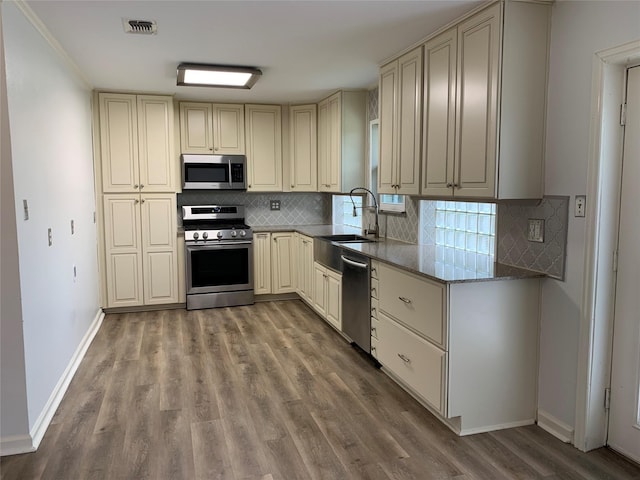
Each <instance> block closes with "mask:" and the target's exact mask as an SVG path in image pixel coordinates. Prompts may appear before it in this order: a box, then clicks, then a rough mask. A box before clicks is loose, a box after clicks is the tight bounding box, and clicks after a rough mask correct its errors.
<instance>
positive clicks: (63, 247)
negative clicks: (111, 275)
mask: <svg viewBox="0 0 640 480" xmlns="http://www.w3.org/2000/svg"><path fill="white" fill-rule="evenodd" d="M0 6H1V8H2V22H3V29H4V46H5V55H6V75H7V95H8V107H9V124H10V129H11V149H12V157H13V176H14V190H15V212H16V218H17V238H18V251H19V252H18V253H19V266H20V290H21V292H22V305H21V307H22V319H23V335H24V350H25V366H26V386H27V403H28V416H29V429H30V430H31V431H32V430H33V429H34V427H37V426H38V423H39V422H41V421H42V418H41V416H42V415H43V414H44V413H45V407H46V406H47V403H48V402H49V401H50V398H51V397H52V394H54V393H55V390H56V386H57V385H58V383H59V382H60V381H61V380H62V378H63V374H64V373H65V370H66V369H67V367H68V366H69V364H70V361H71V360H72V358H73V356H74V354H75V353H76V350H77V349H78V348H79V346H80V344H81V342H82V340H83V338H84V337H85V335H86V334H87V332H88V331H89V327H90V325H91V324H92V322H93V321H94V319H96V318H97V317H98V313H99V299H98V269H97V268H98V267H97V253H96V250H97V249H96V226H95V224H94V222H93V212H94V209H95V197H94V189H93V185H94V184H93V150H92V137H91V92H90V90H89V88H88V87H87V86H86V85H84V84H83V83H82V82H81V81H80V79H79V78H78V77H77V76H76V75H75V73H74V70H73V69H72V68H70V66H69V64H68V63H67V62H66V61H65V60H64V59H63V58H62V57H61V56H60V55H59V54H58V53H57V52H56V51H55V50H54V49H53V48H52V47H51V46H50V44H49V43H48V42H47V41H46V40H45V39H44V37H43V36H42V35H41V34H40V33H39V32H38V31H37V30H36V29H35V28H34V27H33V25H32V24H31V23H30V22H29V21H28V20H27V18H26V17H25V16H24V15H23V13H22V11H21V10H20V9H19V8H18V7H17V6H16V5H15V4H14V3H7V2H3V3H1V4H0ZM23 199H26V200H27V201H28V202H29V211H30V218H29V220H27V221H24V220H23V217H22V201H23ZM71 220H74V222H75V234H74V235H71V227H70V222H71ZM48 228H51V229H52V232H53V245H52V246H48V244H47V229H48ZM74 265H75V266H76V269H77V278H76V279H75V280H74V277H73V267H74ZM2 341H3V346H4V342H5V338H4V335H3V339H2ZM7 341H9V339H7ZM32 433H33V432H32Z"/></svg>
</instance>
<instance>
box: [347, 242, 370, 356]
mask: <svg viewBox="0 0 640 480" xmlns="http://www.w3.org/2000/svg"><path fill="white" fill-rule="evenodd" d="M341 250H342V252H341V255H340V259H341V260H342V331H343V332H344V334H345V335H346V336H347V337H349V338H350V339H351V340H352V341H353V342H354V343H355V344H356V345H358V346H359V347H360V348H362V350H364V351H365V352H367V353H371V316H370V315H371V286H370V284H371V276H370V261H369V258H368V257H365V256H364V255H358V254H356V253H353V252H351V251H347V250H345V249H341Z"/></svg>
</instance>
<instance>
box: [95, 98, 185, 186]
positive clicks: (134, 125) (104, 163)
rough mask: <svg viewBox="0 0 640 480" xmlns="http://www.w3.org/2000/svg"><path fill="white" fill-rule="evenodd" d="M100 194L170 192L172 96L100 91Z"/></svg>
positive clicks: (173, 158) (172, 174)
mask: <svg viewBox="0 0 640 480" xmlns="http://www.w3.org/2000/svg"><path fill="white" fill-rule="evenodd" d="M98 101H99V110H100V114H99V118H100V153H101V175H102V190H103V192H104V193H140V192H175V190H176V186H175V177H176V173H175V172H176V170H177V168H176V165H177V162H178V159H177V158H176V156H175V150H174V129H173V100H172V99H171V97H164V96H154V95H130V94H116V93H100V94H99V95H98Z"/></svg>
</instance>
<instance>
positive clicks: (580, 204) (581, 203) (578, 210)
mask: <svg viewBox="0 0 640 480" xmlns="http://www.w3.org/2000/svg"><path fill="white" fill-rule="evenodd" d="M586 209H587V197H586V195H576V204H575V211H574V213H573V214H574V216H576V217H584V216H585V210H586Z"/></svg>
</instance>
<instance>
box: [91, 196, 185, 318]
mask: <svg viewBox="0 0 640 480" xmlns="http://www.w3.org/2000/svg"><path fill="white" fill-rule="evenodd" d="M103 201H104V204H103V206H104V226H105V228H104V233H105V255H106V262H105V264H106V283H107V307H110V308H112V307H129V306H138V305H159V304H169V303H177V302H178V301H179V296H178V295H179V292H178V275H179V273H178V271H177V269H178V261H177V235H176V220H175V215H176V213H175V212H176V198H175V195H164V194H146V195H136V194H114V195H104V197H103Z"/></svg>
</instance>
